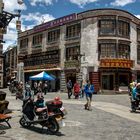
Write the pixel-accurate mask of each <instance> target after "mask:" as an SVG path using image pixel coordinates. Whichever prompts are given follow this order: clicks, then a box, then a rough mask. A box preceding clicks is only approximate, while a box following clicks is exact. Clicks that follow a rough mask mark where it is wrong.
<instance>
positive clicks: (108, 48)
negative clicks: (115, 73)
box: [99, 43, 115, 59]
mask: <svg viewBox="0 0 140 140" xmlns="http://www.w3.org/2000/svg"><path fill="white" fill-rule="evenodd" d="M99 48H100V59H101V58H115V44H113V43H110V44H109V43H108V44H100V45H99Z"/></svg>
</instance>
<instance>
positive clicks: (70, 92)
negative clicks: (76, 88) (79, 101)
mask: <svg viewBox="0 0 140 140" xmlns="http://www.w3.org/2000/svg"><path fill="white" fill-rule="evenodd" d="M67 90H68V99H70V98H71V96H72V82H71V80H69V81H68V82H67Z"/></svg>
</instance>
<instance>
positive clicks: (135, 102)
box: [130, 93, 140, 112]
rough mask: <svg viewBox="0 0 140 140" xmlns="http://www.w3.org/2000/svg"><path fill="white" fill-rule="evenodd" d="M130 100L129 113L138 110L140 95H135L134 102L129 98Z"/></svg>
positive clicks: (139, 108)
mask: <svg viewBox="0 0 140 140" xmlns="http://www.w3.org/2000/svg"><path fill="white" fill-rule="evenodd" d="M130 100H131V109H132V110H131V112H136V110H140V93H138V94H137V97H136V100H133V99H132V97H130Z"/></svg>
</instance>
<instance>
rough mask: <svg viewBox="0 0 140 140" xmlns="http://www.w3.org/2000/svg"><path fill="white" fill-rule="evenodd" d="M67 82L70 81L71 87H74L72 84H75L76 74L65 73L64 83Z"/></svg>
mask: <svg viewBox="0 0 140 140" xmlns="http://www.w3.org/2000/svg"><path fill="white" fill-rule="evenodd" d="M68 80H71V82H72V85H73V86H74V84H75V82H76V73H67V74H66V82H68Z"/></svg>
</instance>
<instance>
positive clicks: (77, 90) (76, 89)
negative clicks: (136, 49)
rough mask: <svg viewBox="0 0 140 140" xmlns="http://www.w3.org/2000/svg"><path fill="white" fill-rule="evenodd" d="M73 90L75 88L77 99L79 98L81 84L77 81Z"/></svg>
mask: <svg viewBox="0 0 140 140" xmlns="http://www.w3.org/2000/svg"><path fill="white" fill-rule="evenodd" d="M73 90H74V96H75V99H78V98H79V94H80V85H79V83H78V82H77V81H76V82H75V84H74V87H73Z"/></svg>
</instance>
